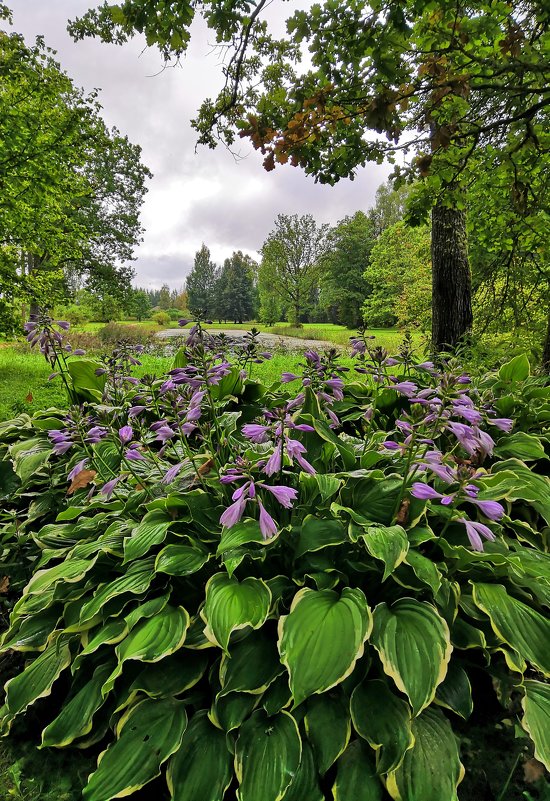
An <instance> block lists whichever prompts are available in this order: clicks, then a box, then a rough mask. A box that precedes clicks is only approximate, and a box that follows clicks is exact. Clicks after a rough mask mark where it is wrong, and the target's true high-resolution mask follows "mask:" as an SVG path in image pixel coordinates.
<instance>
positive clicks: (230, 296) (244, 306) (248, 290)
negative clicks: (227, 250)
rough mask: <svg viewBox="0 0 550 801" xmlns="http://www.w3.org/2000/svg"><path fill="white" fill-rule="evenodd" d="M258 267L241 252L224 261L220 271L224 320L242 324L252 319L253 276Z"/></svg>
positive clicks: (253, 309)
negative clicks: (227, 319)
mask: <svg viewBox="0 0 550 801" xmlns="http://www.w3.org/2000/svg"><path fill="white" fill-rule="evenodd" d="M257 267H258V265H257V264H256V262H255V261H254V259H252V258H250V256H245V255H244V254H243V253H241V251H240V250H239V251H237V252H236V253H233V254H232V256H231V258H229V259H226V260H225V262H224V265H223V269H222V276H221V278H222V280H223V286H224V289H223V295H222V302H223V305H224V308H225V312H224V315H223V316H224V318H225V317H228V318H229V319H231V320H233V322H234V323H242V322H243V321H244V320H251V319H253V317H254V312H255V306H254V300H255V298H254V275H255V273H256V270H257Z"/></svg>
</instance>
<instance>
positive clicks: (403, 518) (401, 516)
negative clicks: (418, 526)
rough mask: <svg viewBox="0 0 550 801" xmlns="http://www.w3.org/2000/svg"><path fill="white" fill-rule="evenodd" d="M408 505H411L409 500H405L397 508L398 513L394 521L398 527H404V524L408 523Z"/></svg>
mask: <svg viewBox="0 0 550 801" xmlns="http://www.w3.org/2000/svg"><path fill="white" fill-rule="evenodd" d="M410 505H411V502H410V500H409V499H408V498H405V500H404V501H403V502H402V504H401V506H400V508H399V513H398V515H397V517H396V519H395V522H396V523H399V524H400V525H405V524H406V523H408V521H409V506H410Z"/></svg>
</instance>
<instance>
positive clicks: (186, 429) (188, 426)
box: [180, 423, 197, 437]
mask: <svg viewBox="0 0 550 801" xmlns="http://www.w3.org/2000/svg"><path fill="white" fill-rule="evenodd" d="M196 427H197V426H196V425H195V424H194V423H184V424H183V425H182V426H180V432H181V433H182V434H183V436H184V437H188V436H189V435H190V434H192V433H193V431H194V430H195V429H196Z"/></svg>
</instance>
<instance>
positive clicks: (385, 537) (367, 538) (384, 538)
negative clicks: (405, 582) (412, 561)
mask: <svg viewBox="0 0 550 801" xmlns="http://www.w3.org/2000/svg"><path fill="white" fill-rule="evenodd" d="M361 539H362V540H363V542H364V543H365V548H366V549H367V551H368V552H369V553H370V555H371V556H372V557H374V558H375V559H380V561H382V562H384V576H383V578H382V581H385V580H386V579H387V578H388V576H389V575H391V574H392V573H393V571H394V570H395V568H396V567H397V566H398V565H400V564H401V562H402V561H403V559H404V558H405V557H406V555H407V551H408V550H409V540H408V539H407V534H406V532H405V529H404V528H403V527H402V526H370V527H369V528H368V529H367V533H366V534H363V535H362V537H361Z"/></svg>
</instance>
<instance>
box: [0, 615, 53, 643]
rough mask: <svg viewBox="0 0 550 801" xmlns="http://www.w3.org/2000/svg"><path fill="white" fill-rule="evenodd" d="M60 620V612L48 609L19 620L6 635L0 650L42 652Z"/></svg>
mask: <svg viewBox="0 0 550 801" xmlns="http://www.w3.org/2000/svg"><path fill="white" fill-rule="evenodd" d="M58 620H59V612H56V611H55V609H46V610H45V611H44V612H38V613H37V614H36V615H31V616H30V617H25V618H23V619H22V620H17V621H16V622H15V625H14V626H12V628H10V629H8V631H7V632H6V633H5V634H4V638H3V639H2V644H1V648H0V650H2V651H7V650H9V649H12V650H13V651H41V650H43V648H45V647H46V643H47V641H48V637H49V636H50V634H51V633H52V631H53V630H54V629H55V627H56V624H57V621H58Z"/></svg>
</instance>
